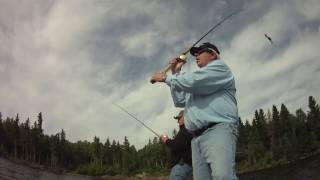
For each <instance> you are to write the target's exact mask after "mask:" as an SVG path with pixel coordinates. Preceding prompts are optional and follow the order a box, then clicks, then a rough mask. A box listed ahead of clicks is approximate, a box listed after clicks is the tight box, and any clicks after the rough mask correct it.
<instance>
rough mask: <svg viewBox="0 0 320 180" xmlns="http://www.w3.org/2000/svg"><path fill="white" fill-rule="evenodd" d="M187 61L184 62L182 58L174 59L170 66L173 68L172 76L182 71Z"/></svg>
mask: <svg viewBox="0 0 320 180" xmlns="http://www.w3.org/2000/svg"><path fill="white" fill-rule="evenodd" d="M186 62H187V61H185V60H182V59H180V58H174V59H172V60H171V61H170V62H169V64H172V66H171V72H172V74H176V73H177V72H180V71H181V68H182V66H183V65H184V64H185V63H186Z"/></svg>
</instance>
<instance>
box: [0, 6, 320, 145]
mask: <svg viewBox="0 0 320 180" xmlns="http://www.w3.org/2000/svg"><path fill="white" fill-rule="evenodd" d="M238 11H240V12H239V13H238V14H237V15H235V16H233V17H232V18H230V19H228V20H227V21H225V22H224V23H223V24H222V25H220V26H219V27H218V28H217V29H215V30H214V31H213V32H212V33H211V34H209V35H208V36H207V37H206V38H204V39H203V40H202V41H201V42H200V44H201V43H203V42H212V43H214V44H216V45H217V47H218V48H219V50H220V52H221V59H222V60H223V61H225V62H226V64H228V66H229V67H230V68H231V70H232V72H233V74H234V76H235V79H236V87H237V100H238V109H239V116H240V117H242V119H246V120H249V121H251V120H252V118H253V115H254V111H255V110H256V109H260V108H261V109H264V110H267V109H271V107H272V105H276V106H277V107H280V105H281V103H284V104H285V105H286V106H287V107H288V108H289V110H290V112H292V113H294V112H295V110H297V109H298V108H302V109H303V110H305V111H307V110H308V109H307V105H308V102H307V101H308V96H310V95H311V96H313V97H315V99H316V101H317V102H318V103H319V102H320V91H319V88H320V81H319V77H320V53H319V52H318V51H319V46H320V1H318V0H304V1H301V0H258V1H254V0H199V1H193V0H175V1H169V0H139V1H132V0H118V1H111V0H105V1H102V0H90V1H88V0H68V1H62V0H28V1H21V0H0V112H1V113H2V116H3V118H5V117H15V116H16V114H17V113H18V114H19V117H20V121H21V122H24V121H25V120H26V119H27V118H30V120H31V121H35V120H36V119H37V115H38V113H39V112H42V115H43V118H44V122H43V129H44V132H45V133H46V134H55V133H58V132H60V131H61V130H62V129H64V130H65V132H66V136H67V139H68V140H70V141H71V142H76V141H78V140H88V141H92V140H93V137H94V136H98V137H100V140H101V141H102V142H104V141H105V140H106V138H109V139H111V140H116V141H119V142H120V143H122V142H123V140H124V136H127V137H128V139H129V142H130V143H131V144H132V145H135V146H136V147H137V148H141V147H143V146H144V145H145V144H147V142H148V139H152V138H153V137H154V134H152V133H150V131H148V130H147V129H146V128H144V127H143V126H142V125H141V124H139V123H137V122H136V121H135V120H134V119H132V118H131V117H130V116H128V115H127V114H126V113H124V112H123V111H121V110H120V109H119V108H117V107H115V106H114V105H113V104H112V103H116V104H118V105H120V106H122V107H124V108H125V109H126V110H127V111H129V112H130V113H132V114H133V115H135V116H136V117H137V118H138V119H140V120H141V121H143V122H144V123H145V124H146V125H147V126H149V127H150V128H152V129H153V130H154V131H156V132H157V133H159V134H168V135H171V134H172V131H173V129H174V128H176V129H177V127H178V126H177V123H176V121H175V120H174V119H173V118H172V117H173V116H174V115H176V114H177V113H178V112H179V111H180V109H178V108H175V107H174V105H173V102H172V99H171V95H170V91H169V88H168V86H167V85H165V84H161V83H156V84H150V83H149V80H150V77H151V75H152V74H153V73H154V72H157V71H159V70H161V69H162V68H163V67H164V66H165V65H166V64H167V63H168V62H169V60H170V59H172V58H174V57H178V56H179V54H180V53H182V52H183V51H184V50H186V49H187V48H189V46H191V45H192V44H193V43H194V42H195V41H196V40H198V39H199V38H200V37H201V36H202V35H203V34H205V33H206V32H207V31H208V30H209V29H210V28H211V27H212V26H213V25H215V24H216V23H218V22H219V21H220V20H221V19H222V18H224V17H226V16H228V15H229V14H231V13H233V12H238ZM264 34H267V35H268V36H270V37H271V38H272V40H273V42H274V43H273V44H271V43H270V42H269V41H268V39H267V38H266V37H265V36H264ZM187 61H188V62H187V64H186V65H185V66H184V68H183V71H194V70H197V67H196V64H195V61H194V58H193V57H192V56H190V55H189V56H188V59H187Z"/></svg>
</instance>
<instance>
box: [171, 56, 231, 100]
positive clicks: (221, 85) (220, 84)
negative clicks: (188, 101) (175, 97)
mask: <svg viewBox="0 0 320 180" xmlns="http://www.w3.org/2000/svg"><path fill="white" fill-rule="evenodd" d="M165 82H166V83H167V84H168V85H169V86H170V88H171V90H172V91H177V92H180V91H184V92H188V93H194V94H211V93H214V92H216V91H218V90H220V89H227V88H229V87H232V85H233V83H234V77H233V75H232V73H231V71H230V70H229V68H228V66H226V65H225V64H224V63H222V62H215V63H214V64H211V65H208V66H206V67H204V68H202V69H200V70H198V71H195V72H186V73H181V74H175V75H168V76H167V77H166V80H165Z"/></svg>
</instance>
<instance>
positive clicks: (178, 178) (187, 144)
mask: <svg viewBox="0 0 320 180" xmlns="http://www.w3.org/2000/svg"><path fill="white" fill-rule="evenodd" d="M183 113H184V111H180V113H179V114H178V116H175V117H174V119H177V120H178V124H179V131H178V133H177V135H176V136H175V137H174V139H169V138H168V136H166V135H161V137H160V141H161V143H163V144H166V145H167V147H168V148H169V149H170V152H171V162H170V166H171V167H172V169H171V172H170V178H169V179H170V180H185V179H189V178H190V177H191V176H192V160H191V139H192V135H191V134H189V133H188V132H187V130H186V128H185V127H184V116H183Z"/></svg>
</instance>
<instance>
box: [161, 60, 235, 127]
mask: <svg viewBox="0 0 320 180" xmlns="http://www.w3.org/2000/svg"><path fill="white" fill-rule="evenodd" d="M165 82H166V83H167V85H168V86H170V89H171V95H172V99H173V102H174V104H175V106H176V107H184V108H185V126H186V128H187V129H188V130H191V131H193V130H197V129H201V128H203V127H206V126H207V125H208V124H209V123H211V122H214V123H219V122H227V123H232V122H236V121H237V120H238V108H237V100H236V88H235V80H234V76H233V74H232V73H231V71H230V69H229V67H228V66H227V65H226V64H225V63H224V62H223V61H222V60H220V59H216V60H213V61H211V62H210V63H208V64H207V65H206V66H205V67H203V68H201V69H199V70H197V71H194V72H185V73H177V74H174V75H168V76H167V78H166V80H165Z"/></svg>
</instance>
